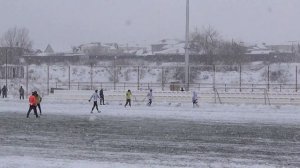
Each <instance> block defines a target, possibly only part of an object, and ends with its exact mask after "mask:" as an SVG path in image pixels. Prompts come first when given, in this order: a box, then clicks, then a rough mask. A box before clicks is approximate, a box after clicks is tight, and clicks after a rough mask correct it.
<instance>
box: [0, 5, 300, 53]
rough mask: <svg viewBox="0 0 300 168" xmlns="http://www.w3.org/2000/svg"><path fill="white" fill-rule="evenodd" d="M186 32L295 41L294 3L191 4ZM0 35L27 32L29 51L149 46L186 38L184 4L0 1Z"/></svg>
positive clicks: (298, 34)
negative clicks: (31, 45)
mask: <svg viewBox="0 0 300 168" xmlns="http://www.w3.org/2000/svg"><path fill="white" fill-rule="evenodd" d="M190 7H191V9H190V29H191V30H194V29H195V28H196V27H198V29H201V28H202V27H205V26H206V27H207V26H208V25H211V26H212V27H214V28H215V29H216V30H218V31H219V32H220V34H221V35H222V36H223V38H226V39H236V40H242V41H245V42H259V43H261V42H266V43H273V44H274V43H275V44H279V43H280V44H288V41H292V40H300V24H299V23H298V22H299V21H298V20H299V18H298V16H300V10H299V7H300V1H299V0H190ZM0 20H1V26H0V34H3V33H4V32H5V31H6V30H7V29H8V28H11V27H14V26H18V27H26V28H28V29H29V31H30V37H31V38H32V40H33V41H34V48H40V49H42V50H44V49H45V48H46V46H47V44H48V43H49V44H51V45H52V47H53V48H54V50H55V51H65V50H70V48H71V46H73V45H80V44H82V43H87V42H95V41H99V42H120V43H129V44H136V43H139V44H141V45H143V44H149V43H152V42H157V41H158V40H161V39H163V38H181V39H184V36H185V35H184V34H185V0H0Z"/></svg>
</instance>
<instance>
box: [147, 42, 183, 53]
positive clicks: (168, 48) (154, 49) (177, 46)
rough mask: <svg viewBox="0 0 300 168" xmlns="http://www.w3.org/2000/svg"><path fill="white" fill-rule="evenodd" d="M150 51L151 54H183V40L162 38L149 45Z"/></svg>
mask: <svg viewBox="0 0 300 168" xmlns="http://www.w3.org/2000/svg"><path fill="white" fill-rule="evenodd" d="M151 53H152V54H153V55H170V54H178V55H183V54H184V53H185V42H184V41H182V40H178V39H163V40H161V41H160V42H159V43H157V44H152V45H151Z"/></svg>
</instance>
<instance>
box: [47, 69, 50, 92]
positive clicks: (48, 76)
mask: <svg viewBox="0 0 300 168" xmlns="http://www.w3.org/2000/svg"><path fill="white" fill-rule="evenodd" d="M49 83H50V70H49V65H47V93H48V95H49V90H50V84H49Z"/></svg>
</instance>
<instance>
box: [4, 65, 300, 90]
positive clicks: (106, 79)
mask: <svg viewBox="0 0 300 168" xmlns="http://www.w3.org/2000/svg"><path fill="white" fill-rule="evenodd" d="M298 72H299V69H298V65H297V64H272V65H264V64H262V63H257V64H255V63H253V64H251V65H233V66H232V65H230V66H229V65H218V66H214V65H211V66H209V65H205V66H204V65H203V66H190V67H189V82H188V88H189V89H190V90H197V91H201V90H202V91H203V90H214V89H218V90H220V91H225V92H255V91H262V90H264V89H266V90H267V91H270V90H271V91H277V92H283V91H284V92H287V91H288V92H297V91H298V90H299V85H298ZM24 74H25V75H24V78H13V79H11V78H10V79H8V89H9V91H10V92H9V93H11V94H14V95H17V94H18V88H19V87H20V86H21V85H22V86H23V87H24V88H25V89H26V92H27V93H29V92H31V91H33V90H37V91H39V92H40V93H42V94H44V95H45V94H49V93H50V92H51V91H53V90H55V89H69V90H83V89H84V90H90V89H99V88H103V89H105V90H127V89H132V90H147V89H150V88H152V89H155V90H164V91H167V90H180V89H181V88H186V86H185V85H184V83H185V81H184V74H185V73H184V66H183V65H176V66H173V65H172V66H117V65H115V66H84V65H78V66H75V65H72V66H68V65H51V66H49V65H40V66H38V65H28V66H24ZM3 85H5V79H0V86H1V87H2V86H3Z"/></svg>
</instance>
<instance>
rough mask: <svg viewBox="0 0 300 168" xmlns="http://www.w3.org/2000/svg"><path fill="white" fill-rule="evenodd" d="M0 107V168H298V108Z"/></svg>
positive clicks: (45, 104)
mask: <svg viewBox="0 0 300 168" xmlns="http://www.w3.org/2000/svg"><path fill="white" fill-rule="evenodd" d="M42 106H43V110H44V115H42V117H41V118H39V119H35V118H34V117H33V114H31V118H29V119H26V118H25V116H26V111H27V109H28V105H27V101H26V100H25V101H19V100H17V101H14V100H11V99H8V100H3V99H1V100H0V135H1V137H0V142H1V143H0V167H1V168H19V167H30V168H52V167H53V168H54V167H55V168H57V167H59V168H81V167H89V168H94V167H95V168H96V167H97V168H98V167H118V168H123V167H125V168H127V167H130V168H131V167H133V168H140V167H159V168H161V167H162V168H164V167H230V168H231V167H264V168H265V167H300V152H299V151H300V111H299V107H297V106H254V105H215V104H200V108H192V107H191V104H171V105H166V104H159V103H156V104H154V106H153V107H146V106H144V105H143V104H139V105H138V104H133V106H132V107H131V108H124V107H123V106H122V105H120V104H119V103H111V104H110V105H105V106H100V108H101V111H102V113H100V114H98V113H94V114H90V113H89V111H90V108H91V103H88V102H86V103H71V102H43V104H42Z"/></svg>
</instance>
